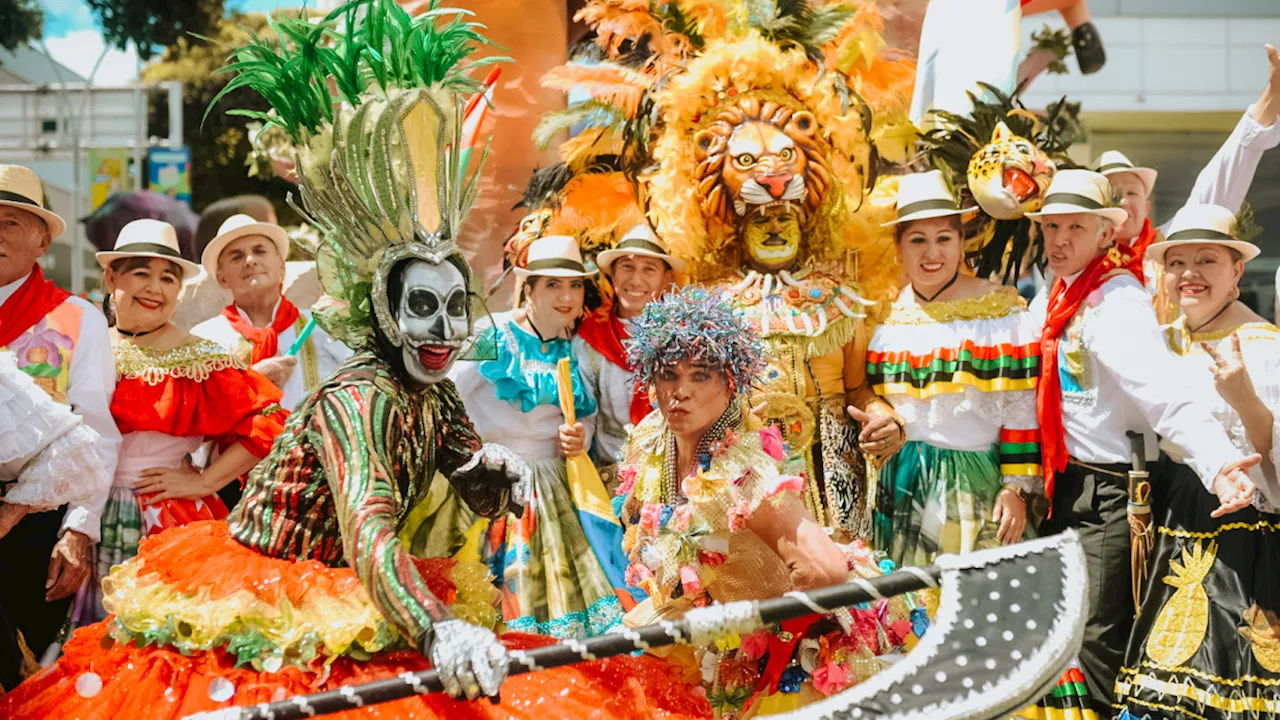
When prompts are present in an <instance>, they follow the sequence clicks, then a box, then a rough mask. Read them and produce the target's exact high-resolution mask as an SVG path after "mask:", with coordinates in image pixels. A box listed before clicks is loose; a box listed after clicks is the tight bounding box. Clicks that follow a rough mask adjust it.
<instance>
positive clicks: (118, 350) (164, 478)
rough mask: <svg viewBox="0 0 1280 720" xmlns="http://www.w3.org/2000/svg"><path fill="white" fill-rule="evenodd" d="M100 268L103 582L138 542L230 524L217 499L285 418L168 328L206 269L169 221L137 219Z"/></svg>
mask: <svg viewBox="0 0 1280 720" xmlns="http://www.w3.org/2000/svg"><path fill="white" fill-rule="evenodd" d="M98 262H99V264H101V265H102V266H103V269H104V271H105V276H104V286H105V288H106V290H107V301H106V305H107V307H106V308H105V309H107V310H108V312H109V313H110V314H112V315H114V318H113V325H114V327H113V330H112V335H113V338H112V341H113V345H114V350H115V361H116V378H117V384H116V391H115V395H114V396H113V398H112V401H111V415H112V418H113V419H114V420H115V422H116V425H117V426H118V427H119V428H120V432H121V434H122V435H123V436H124V440H123V442H122V444H121V448H120V459H119V463H118V465H117V467H116V475H115V479H114V481H113V485H112V489H111V495H110V497H109V498H108V500H107V506H106V509H105V510H104V511H103V515H102V541H101V543H100V544H99V545H98V575H97V577H99V578H105V577H106V576H107V575H108V573H109V572H110V570H111V568H112V567H113V566H115V565H117V564H120V563H122V562H124V561H126V560H128V559H129V558H131V557H133V556H134V555H136V554H137V552H138V543H139V541H140V540H141V539H142V538H143V537H146V536H148V535H152V534H155V533H158V532H160V531H162V530H165V529H168V528H172V527H176V526H179V525H185V524H187V523H189V522H193V521H196V520H216V519H221V518H223V517H225V516H226V514H227V509H226V507H225V506H224V505H223V504H222V501H221V500H219V499H218V497H217V496H216V495H215V493H216V492H217V491H218V490H219V489H221V488H222V487H223V486H225V485H227V484H228V483H230V482H232V481H234V480H236V479H237V478H239V477H241V476H243V475H244V474H246V473H247V472H248V471H249V470H250V469H251V468H252V467H253V466H254V465H256V464H257V462H258V459H259V458H262V457H264V456H265V455H266V454H267V452H268V451H269V450H270V449H271V443H272V441H273V440H274V439H275V436H276V435H277V434H279V432H280V431H281V429H282V428H283V423H284V418H285V416H286V415H287V413H285V412H284V411H283V410H281V409H280V406H279V401H280V391H279V390H277V389H276V388H275V386H274V385H272V384H271V383H270V382H269V381H268V380H267V379H266V378H264V377H262V376H261V375H258V374H257V373H255V372H253V371H252V370H248V369H247V367H246V366H245V364H244V362H243V361H242V360H240V359H239V358H237V357H234V356H232V355H229V354H227V353H226V352H225V351H224V350H223V349H222V348H221V347H220V346H219V345H216V344H215V343H212V342H209V341H206V340H201V339H199V338H196V337H195V336H193V335H190V334H188V333H187V332H186V331H184V330H181V329H180V328H178V327H177V326H175V325H174V324H173V323H172V320H173V315H174V312H175V310H176V307H177V298H178V292H179V290H180V289H181V288H182V285H183V283H184V282H187V281H189V280H191V279H193V278H197V277H199V276H200V274H201V269H200V266H198V265H196V264H195V263H192V262H189V261H187V260H184V259H182V257H181V255H180V254H179V252H178V239H177V232H176V231H175V230H174V228H173V226H171V225H169V224H167V223H163V222H160V221H157V220H135V221H134V222H132V223H129V224H128V225H126V226H125V227H124V229H123V230H121V232H120V236H119V238H117V240H116V245H115V248H114V249H113V250H112V251H110V252H102V253H98ZM206 438H209V439H214V440H215V441H216V443H217V445H218V449H219V451H220V454H219V455H218V456H217V458H216V459H214V460H213V462H211V463H210V464H209V465H208V467H206V468H204V469H203V470H201V469H197V468H194V467H192V466H191V464H190V462H189V460H188V456H189V455H190V453H192V452H194V451H195V450H196V449H197V448H198V447H199V446H200V445H202V444H203V443H204V442H205V440H206ZM98 599H99V600H101V597H99V598H98ZM105 615H106V613H105V610H103V609H102V608H101V606H99V617H100V618H101V617H105Z"/></svg>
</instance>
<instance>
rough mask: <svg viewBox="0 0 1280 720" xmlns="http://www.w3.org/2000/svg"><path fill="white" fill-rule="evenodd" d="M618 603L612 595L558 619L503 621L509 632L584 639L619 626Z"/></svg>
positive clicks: (528, 618)
mask: <svg viewBox="0 0 1280 720" xmlns="http://www.w3.org/2000/svg"><path fill="white" fill-rule="evenodd" d="M622 616H623V612H622V603H621V602H619V600H618V597H617V596H616V595H609V596H607V597H602V598H600V599H599V600H597V601H595V602H594V603H592V604H591V607H589V608H587V609H586V610H578V611H575V612H571V613H566V614H564V615H561V616H560V617H558V618H552V619H551V620H547V621H545V622H538V621H537V619H535V618H534V617H533V616H532V615H525V616H523V617H518V618H516V619H514V620H509V621H507V630H508V631H510V632H527V633H537V634H539V635H549V636H551V637H556V638H561V639H567V638H574V639H579V638H587V637H595V636H596V635H603V634H605V633H607V632H609V631H610V630H613V629H614V628H615V627H620V626H621V625H622Z"/></svg>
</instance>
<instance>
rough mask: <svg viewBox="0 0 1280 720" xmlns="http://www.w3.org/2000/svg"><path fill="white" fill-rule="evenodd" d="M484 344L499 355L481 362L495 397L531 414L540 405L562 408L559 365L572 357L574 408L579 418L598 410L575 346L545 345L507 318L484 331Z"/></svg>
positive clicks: (558, 341) (560, 342) (553, 342)
mask: <svg viewBox="0 0 1280 720" xmlns="http://www.w3.org/2000/svg"><path fill="white" fill-rule="evenodd" d="M484 335H485V336H486V337H484V338H482V341H481V342H482V344H484V345H487V346H489V347H490V348H492V351H493V353H494V355H495V356H496V357H495V358H494V359H492V360H482V361H480V366H479V370H480V375H481V376H483V377H484V378H485V379H486V380H488V381H489V382H491V383H492V384H493V386H494V394H495V395H496V396H497V398H498V399H499V400H505V401H507V402H508V403H510V404H511V405H514V406H515V407H517V408H519V409H520V411H521V412H529V411H531V410H533V409H534V408H536V407H537V406H539V405H554V406H557V407H558V406H559V405H560V388H559V384H558V374H557V373H558V370H557V363H559V362H560V360H561V359H562V358H569V365H570V368H571V374H572V379H573V406H574V410H575V412H576V413H577V415H578V417H585V416H587V415H590V414H591V413H593V412H595V411H596V401H595V398H593V397H592V396H591V394H590V393H589V392H587V389H586V385H585V384H584V383H583V382H582V376H581V374H580V373H579V371H578V362H577V360H576V359H575V358H574V356H573V345H572V343H570V342H569V341H568V340H565V339H564V338H554V339H552V340H548V341H546V342H543V341H542V340H540V339H538V338H537V337H536V336H534V335H532V334H530V333H528V332H525V331H524V330H522V329H521V328H520V326H519V325H517V324H516V323H515V321H514V320H511V319H507V320H506V321H505V322H500V323H498V324H495V325H494V326H493V327H490V328H488V329H487V330H485V331H484Z"/></svg>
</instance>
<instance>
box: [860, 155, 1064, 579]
mask: <svg viewBox="0 0 1280 720" xmlns="http://www.w3.org/2000/svg"><path fill="white" fill-rule="evenodd" d="M965 212H966V211H964V210H961V209H960V207H959V205H958V204H957V203H956V201H955V199H954V197H953V196H952V194H951V192H950V190H949V189H948V188H947V187H946V184H945V183H944V181H943V178H942V175H941V173H940V172H938V171H936V170H934V171H930V172H926V173H919V174H915V175H908V176H905V177H903V178H902V180H901V185H900V188H899V193H898V219H897V220H895V221H893V222H891V223H888V224H889V225H892V226H893V227H894V232H895V235H896V241H897V245H898V256H899V258H900V259H901V261H902V264H903V266H904V270H905V271H906V275H907V278H908V280H909V282H908V284H907V285H906V286H905V287H904V288H902V291H901V292H900V293H899V295H898V298H897V300H896V301H895V302H894V303H893V305H892V307H891V308H889V311H888V315H887V317H885V318H884V319H883V320H882V322H881V323H880V325H879V326H878V327H877V328H876V332H875V335H874V337H873V338H872V340H871V345H870V347H869V349H868V351H867V376H868V378H869V380H870V382H871V385H872V387H873V389H874V390H875V391H876V393H877V394H879V395H881V396H883V397H884V398H885V399H886V400H888V401H889V402H890V403H891V404H892V405H893V408H894V410H896V411H897V412H898V414H899V415H901V416H902V418H903V419H904V420H905V421H906V425H907V428H906V440H907V441H906V443H905V444H904V445H903V446H902V447H901V448H900V449H898V450H897V453H896V454H895V455H894V456H893V457H892V458H891V459H890V460H889V461H888V462H887V463H886V464H885V466H884V468H883V470H882V472H881V475H880V477H881V485H880V498H879V500H878V502H877V512H876V534H875V538H876V540H875V545H876V548H877V549H880V550H884V551H886V552H888V553H889V555H890V557H892V558H893V560H894V561H895V562H896V563H898V564H899V565H927V564H929V563H930V562H932V561H933V559H934V557H935V556H936V555H937V554H938V553H943V552H950V553H955V552H968V551H971V550H977V549H984V548H991V547H996V546H998V545H1000V544H1002V543H1003V544H1008V543H1013V542H1017V541H1018V540H1020V539H1021V538H1022V535H1023V531H1024V528H1025V526H1026V516H1027V510H1026V498H1027V497H1028V495H1030V494H1032V493H1042V492H1043V490H1042V488H1043V480H1042V479H1041V472H1040V431H1039V424H1038V423H1037V421H1036V406H1035V388H1036V381H1037V378H1038V376H1039V357H1040V350H1039V344H1038V342H1037V340H1038V336H1039V333H1038V331H1037V328H1036V327H1035V323H1034V322H1033V321H1032V319H1031V316H1030V315H1029V314H1028V312H1027V310H1026V304H1025V303H1024V301H1023V300H1022V299H1021V298H1020V297H1019V296H1018V293H1017V291H1016V290H1014V289H1013V288H1011V287H1003V286H999V285H995V284H993V283H990V282H988V281H986V280H981V279H978V278H975V277H973V276H971V275H967V274H965V273H964V271H963V256H964V247H963V246H964V232H963V227H962V222H961V216H962V215H963V214H964V213H965Z"/></svg>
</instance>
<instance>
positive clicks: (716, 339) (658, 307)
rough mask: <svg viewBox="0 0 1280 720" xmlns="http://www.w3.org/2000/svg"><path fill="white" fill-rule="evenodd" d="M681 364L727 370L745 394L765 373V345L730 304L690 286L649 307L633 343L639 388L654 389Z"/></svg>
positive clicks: (630, 353) (630, 355)
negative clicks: (664, 371) (666, 370)
mask: <svg viewBox="0 0 1280 720" xmlns="http://www.w3.org/2000/svg"><path fill="white" fill-rule="evenodd" d="M680 360H688V361H691V362H695V361H696V362H702V363H706V364H708V365H711V366H713V367H716V368H720V369H722V370H723V371H724V373H725V375H726V377H728V379H729V382H730V385H731V386H732V387H733V389H734V391H735V392H736V393H745V392H748V391H749V390H750V389H751V386H752V384H753V383H754V382H755V380H756V378H757V377H759V376H760V373H761V372H763V371H764V344H763V343H762V342H761V341H760V338H759V336H758V335H757V334H756V333H755V332H753V331H752V330H751V328H750V327H748V326H747V322H746V320H745V319H743V317H742V316H741V315H740V314H738V313H737V312H735V311H734V309H733V307H732V306H730V305H729V303H728V301H727V300H725V299H724V298H722V297H721V296H720V295H719V294H718V293H712V292H710V291H708V290H707V289H705V288H702V287H699V286H696V285H690V286H687V287H685V288H683V289H681V290H680V291H678V292H672V293H668V294H666V295H664V296H663V297H662V298H660V299H658V300H655V301H653V302H651V303H649V304H648V305H645V307H644V312H643V313H641V314H640V317H638V318H636V320H635V324H634V326H633V328H632V330H631V341H630V342H629V343H628V344H627V361H628V362H629V363H630V364H631V366H632V367H633V368H635V374H636V384H637V386H639V387H652V386H653V383H654V382H655V381H656V380H657V377H658V374H659V373H661V372H662V369H663V368H665V367H669V366H670V365H672V364H673V363H676V362H679V361H680Z"/></svg>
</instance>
